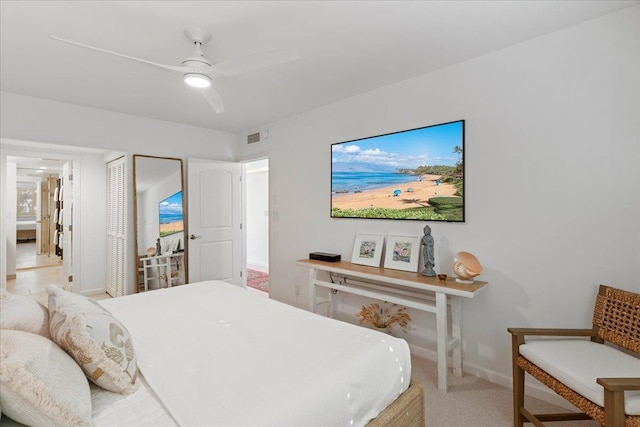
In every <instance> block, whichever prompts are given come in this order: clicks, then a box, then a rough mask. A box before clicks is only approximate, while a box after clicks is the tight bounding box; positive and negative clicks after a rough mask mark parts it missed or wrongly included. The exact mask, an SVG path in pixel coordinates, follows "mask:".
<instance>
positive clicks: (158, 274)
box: [140, 252, 184, 292]
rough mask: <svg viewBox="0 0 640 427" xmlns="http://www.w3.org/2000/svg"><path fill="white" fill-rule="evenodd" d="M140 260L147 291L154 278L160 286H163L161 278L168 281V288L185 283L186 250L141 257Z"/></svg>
mask: <svg viewBox="0 0 640 427" xmlns="http://www.w3.org/2000/svg"><path fill="white" fill-rule="evenodd" d="M140 261H142V267H141V269H142V277H143V279H142V281H143V285H144V290H145V292H146V291H148V290H149V282H150V281H152V280H157V281H158V288H161V287H162V285H161V280H164V281H165V282H166V284H167V288H170V287H171V286H173V285H175V284H182V283H184V252H176V253H167V254H163V255H156V256H145V257H140ZM151 271H153V272H154V274H151Z"/></svg>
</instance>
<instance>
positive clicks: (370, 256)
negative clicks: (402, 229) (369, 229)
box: [351, 233, 384, 267]
mask: <svg viewBox="0 0 640 427" xmlns="http://www.w3.org/2000/svg"><path fill="white" fill-rule="evenodd" d="M383 250H384V234H369V233H356V239H355V242H354V244H353V254H352V255H351V263H353V264H360V265H368V266H370V267H380V260H381V259H382V251H383Z"/></svg>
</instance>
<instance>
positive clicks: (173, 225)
mask: <svg viewBox="0 0 640 427" xmlns="http://www.w3.org/2000/svg"><path fill="white" fill-rule="evenodd" d="M182 230H184V224H183V221H175V222H170V223H169V224H160V236H167V235H169V234H173V233H177V232H178V231H182Z"/></svg>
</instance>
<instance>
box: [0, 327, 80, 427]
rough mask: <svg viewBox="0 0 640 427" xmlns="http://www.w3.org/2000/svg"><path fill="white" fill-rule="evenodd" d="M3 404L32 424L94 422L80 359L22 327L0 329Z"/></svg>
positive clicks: (0, 402)
mask: <svg viewBox="0 0 640 427" xmlns="http://www.w3.org/2000/svg"><path fill="white" fill-rule="evenodd" d="M0 406H2V412H3V413H4V414H6V415H7V416H8V417H10V418H12V419H13V420H15V421H18V422H20V423H23V424H26V425H30V426H39V427H40V426H42V427H48V426H90V425H92V423H91V392H90V390H89V382H88V381H87V378H86V377H85V376H84V374H83V373H82V370H81V369H80V367H79V366H78V364H77V363H76V362H75V361H74V360H73V359H72V358H71V357H70V356H69V355H68V354H67V353H65V352H64V350H62V349H61V348H60V347H58V346H57V345H56V344H55V343H54V342H53V341H51V340H48V339H46V338H44V337H42V336H40V335H37V334H31V333H29V332H24V331H14V330H4V331H2V334H0Z"/></svg>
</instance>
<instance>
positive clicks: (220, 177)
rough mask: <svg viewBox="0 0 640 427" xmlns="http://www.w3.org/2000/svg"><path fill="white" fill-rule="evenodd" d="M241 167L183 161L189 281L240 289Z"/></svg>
mask: <svg viewBox="0 0 640 427" xmlns="http://www.w3.org/2000/svg"><path fill="white" fill-rule="evenodd" d="M240 172H241V167H240V164H239V163H232V162H219V161H213V160H203V159H187V207H188V210H187V215H188V216H187V231H188V236H189V237H188V239H186V240H187V241H188V242H189V252H188V258H189V282H199V281H202V280H223V281H225V282H229V283H233V284H234V285H238V286H242V273H241V272H242V264H241V255H242V244H241V242H242V239H241V237H242V222H241V218H242V212H241V186H240V184H241V183H240V176H241V175H240Z"/></svg>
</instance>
